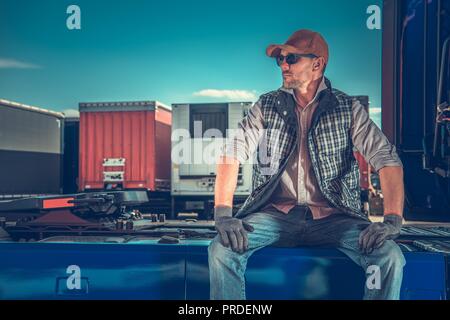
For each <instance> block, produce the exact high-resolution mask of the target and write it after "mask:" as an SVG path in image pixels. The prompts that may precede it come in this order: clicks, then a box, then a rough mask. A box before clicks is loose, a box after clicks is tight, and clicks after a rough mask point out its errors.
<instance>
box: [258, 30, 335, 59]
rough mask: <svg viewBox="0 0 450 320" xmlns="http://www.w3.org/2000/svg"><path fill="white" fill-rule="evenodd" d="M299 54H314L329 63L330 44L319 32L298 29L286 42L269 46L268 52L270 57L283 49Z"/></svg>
mask: <svg viewBox="0 0 450 320" xmlns="http://www.w3.org/2000/svg"><path fill="white" fill-rule="evenodd" d="M283 49H284V50H286V51H288V52H290V53H298V54H313V55H315V56H317V57H323V58H324V59H325V64H328V54H329V52H328V44H327V42H326V41H325V39H324V38H323V37H322V35H320V33H318V32H314V31H311V30H306V29H302V30H298V31H296V32H294V34H293V35H291V36H290V37H289V39H288V40H287V41H286V43H285V44H272V45H270V46H268V47H267V49H266V54H267V55H268V56H269V57H276V56H278V55H279V54H280V52H281V50H283Z"/></svg>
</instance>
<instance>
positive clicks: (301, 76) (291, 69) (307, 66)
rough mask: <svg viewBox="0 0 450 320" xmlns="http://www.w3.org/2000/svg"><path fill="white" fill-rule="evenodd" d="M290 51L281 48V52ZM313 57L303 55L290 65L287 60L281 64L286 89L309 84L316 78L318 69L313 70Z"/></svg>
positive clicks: (284, 53) (283, 53)
mask: <svg viewBox="0 0 450 320" xmlns="http://www.w3.org/2000/svg"><path fill="white" fill-rule="evenodd" d="M289 53H290V52H288V51H286V50H281V52H280V54H281V55H283V56H286V55H288V54H289ZM314 60H315V59H313V58H306V57H302V58H300V59H299V60H298V62H297V63H295V64H291V65H288V64H287V63H286V60H285V61H284V62H283V64H282V65H281V66H280V68H281V71H282V76H283V87H284V88H286V89H298V88H302V87H304V86H305V85H308V84H309V83H310V82H311V81H312V80H314V79H315V76H316V73H317V72H316V71H314V70H313V66H314Z"/></svg>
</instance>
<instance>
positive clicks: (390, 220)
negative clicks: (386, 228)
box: [383, 213, 403, 228]
mask: <svg viewBox="0 0 450 320" xmlns="http://www.w3.org/2000/svg"><path fill="white" fill-rule="evenodd" d="M383 222H384V223H387V224H390V225H392V226H394V227H396V228H401V227H402V224H403V217H402V216H401V215H399V214H396V213H388V214H385V215H384V220H383Z"/></svg>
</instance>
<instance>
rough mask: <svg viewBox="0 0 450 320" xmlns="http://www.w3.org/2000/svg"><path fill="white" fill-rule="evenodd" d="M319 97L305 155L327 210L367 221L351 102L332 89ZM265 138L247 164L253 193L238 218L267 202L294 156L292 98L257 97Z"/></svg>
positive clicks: (273, 94) (276, 95)
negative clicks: (337, 210) (334, 209)
mask: <svg viewBox="0 0 450 320" xmlns="http://www.w3.org/2000/svg"><path fill="white" fill-rule="evenodd" d="M325 83H326V85H327V89H326V90H323V91H322V92H321V93H320V94H319V97H318V99H319V105H318V107H317V108H316V110H315V112H314V114H313V117H312V123H311V128H310V130H309V132H308V150H309V154H310V158H311V165H312V167H313V170H314V173H315V175H316V178H317V182H318V184H319V187H320V191H321V192H322V194H323V195H324V197H325V199H327V201H328V202H329V204H330V206H331V207H335V208H338V209H341V210H342V211H343V212H345V213H347V214H349V215H353V216H358V217H362V218H365V219H367V216H366V215H365V214H364V213H363V210H362V206H361V198H360V186H359V167H358V163H357V161H356V159H355V157H354V155H353V143H352V139H351V127H352V102H353V100H352V98H351V97H349V96H348V95H346V94H345V93H343V92H341V91H339V90H336V89H333V88H332V87H331V83H330V81H329V80H328V79H325ZM260 102H261V111H262V114H263V117H264V121H265V126H264V128H265V133H264V134H263V137H262V139H261V141H260V142H259V145H258V149H257V151H256V153H255V159H254V165H253V190H252V193H251V195H250V196H249V197H248V198H247V199H246V201H245V203H244V204H243V205H242V207H241V208H240V209H239V211H238V213H237V214H236V217H239V218H242V217H245V216H246V215H248V214H251V213H254V212H257V211H258V210H260V209H261V208H262V207H263V206H264V205H266V204H267V203H268V201H269V200H270V196H271V195H272V193H273V192H274V190H275V189H276V187H277V185H278V183H279V182H280V179H281V175H282V173H283V172H284V170H285V168H286V165H287V163H288V160H289V158H290V157H292V156H293V155H294V151H295V150H296V148H295V146H296V144H297V129H298V127H299V124H298V120H297V117H296V115H295V108H296V107H297V105H296V102H295V100H294V98H293V96H292V95H291V94H289V93H287V92H284V91H282V90H277V91H272V92H269V93H267V94H264V95H262V96H261V97H260Z"/></svg>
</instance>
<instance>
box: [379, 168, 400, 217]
mask: <svg viewBox="0 0 450 320" xmlns="http://www.w3.org/2000/svg"><path fill="white" fill-rule="evenodd" d="M379 175H380V183H381V191H382V193H383V198H384V214H385V215H386V214H397V215H399V216H403V205H404V200H405V190H404V184H403V168H402V167H384V168H382V169H380V171H379Z"/></svg>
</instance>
